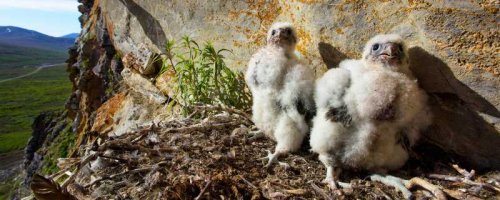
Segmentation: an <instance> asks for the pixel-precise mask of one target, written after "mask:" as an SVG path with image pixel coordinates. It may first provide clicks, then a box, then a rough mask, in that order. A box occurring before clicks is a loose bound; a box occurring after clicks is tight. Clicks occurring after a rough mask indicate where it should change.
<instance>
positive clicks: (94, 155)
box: [61, 153, 97, 189]
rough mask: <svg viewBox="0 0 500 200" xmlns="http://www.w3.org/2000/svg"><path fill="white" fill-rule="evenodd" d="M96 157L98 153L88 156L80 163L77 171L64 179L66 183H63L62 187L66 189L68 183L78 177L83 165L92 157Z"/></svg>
mask: <svg viewBox="0 0 500 200" xmlns="http://www.w3.org/2000/svg"><path fill="white" fill-rule="evenodd" d="M96 157H97V153H93V154H91V155H89V156H87V158H85V159H84V160H83V161H82V162H81V163H80V165H78V167H77V168H76V170H75V172H74V173H73V174H72V175H71V176H70V177H69V178H68V179H66V181H64V183H63V184H62V185H61V188H64V189H65V188H66V186H68V184H69V183H70V182H72V181H73V180H74V179H75V178H76V175H77V174H78V172H80V170H81V169H82V167H83V166H85V165H86V164H87V163H89V162H90V161H91V160H92V159H95V158H96Z"/></svg>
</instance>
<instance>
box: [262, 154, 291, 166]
mask: <svg viewBox="0 0 500 200" xmlns="http://www.w3.org/2000/svg"><path fill="white" fill-rule="evenodd" d="M266 151H267V156H266V157H263V158H260V160H268V161H267V164H266V165H264V168H269V167H271V165H272V164H273V163H275V162H276V161H277V160H278V155H279V154H278V153H277V152H276V153H272V152H271V151H269V150H266ZM280 165H281V164H280ZM287 165H288V164H287Z"/></svg>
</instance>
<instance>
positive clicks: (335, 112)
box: [325, 105, 352, 127]
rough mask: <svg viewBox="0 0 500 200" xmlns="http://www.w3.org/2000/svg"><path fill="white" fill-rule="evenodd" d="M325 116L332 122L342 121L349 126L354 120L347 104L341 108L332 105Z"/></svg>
mask: <svg viewBox="0 0 500 200" xmlns="http://www.w3.org/2000/svg"><path fill="white" fill-rule="evenodd" d="M325 117H326V118H327V119H329V120H330V121H332V122H340V123H342V124H343V125H344V126H345V127H349V126H350V125H351V122H352V118H351V115H349V110H348V109H347V106H345V105H343V106H341V107H339V108H333V107H331V108H330V109H329V110H328V112H326V116H325Z"/></svg>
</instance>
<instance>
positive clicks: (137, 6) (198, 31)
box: [67, 0, 500, 169]
mask: <svg viewBox="0 0 500 200" xmlns="http://www.w3.org/2000/svg"><path fill="white" fill-rule="evenodd" d="M80 2H81V3H82V4H81V5H80V6H79V8H78V9H79V10H80V11H81V12H82V16H81V17H80V20H81V23H82V27H83V30H82V32H81V34H80V37H79V38H78V39H77V45H76V47H75V48H73V49H71V50H70V54H71V57H70V59H69V60H68V61H69V64H68V70H69V71H70V79H71V81H72V82H73V93H72V95H71V97H70V100H69V102H68V104H67V115H68V117H69V118H71V119H72V121H73V124H72V126H73V131H74V133H75V134H76V136H77V139H76V145H77V146H80V145H81V148H75V150H74V151H73V152H72V153H71V154H70V155H71V156H84V155H87V154H88V149H85V148H84V146H85V145H84V144H93V143H94V141H96V139H97V138H98V136H101V137H107V136H120V135H124V134H125V133H130V132H131V131H132V132H133V131H137V129H138V127H139V126H143V125H144V124H151V123H154V122H165V121H167V119H170V118H171V113H169V112H168V109H166V107H167V105H166V104H165V102H166V101H167V99H168V95H167V94H169V89H170V88H169V87H168V84H161V83H164V82H165V79H168V77H164V76H160V77H159V78H158V79H156V80H155V77H156V73H157V72H158V68H157V65H156V64H155V63H154V58H155V56H158V55H160V54H161V53H162V52H163V51H164V45H165V43H166V41H167V39H179V38H180V37H181V36H184V35H189V36H191V37H193V38H194V39H196V40H198V41H208V40H209V41H213V42H214V45H215V46H216V47H217V48H227V49H232V50H233V54H230V55H228V56H227V63H228V65H229V66H231V67H232V68H233V69H237V70H244V69H245V67H246V62H247V61H248V59H249V57H250V55H251V54H252V53H253V52H254V51H255V50H256V49H257V48H258V47H259V46H262V45H264V42H265V37H264V36H265V33H266V30H267V28H268V27H269V26H270V25H271V24H272V23H273V22H275V21H290V22H293V23H294V24H295V25H296V26H297V29H298V35H299V37H300V42H299V45H298V48H297V50H298V52H299V53H300V54H301V55H302V57H303V58H304V59H305V60H306V62H307V63H308V64H309V66H310V67H311V68H313V69H314V70H315V72H316V76H317V77H319V76H321V74H322V73H324V72H325V71H326V70H327V69H329V68H333V67H336V65H337V64H338V63H339V62H340V61H341V60H342V59H345V58H357V57H359V55H360V52H361V49H362V47H363V45H364V43H365V42H366V41H367V40H368V39H369V38H370V37H372V36H373V35H375V34H377V33H382V32H395V33H399V34H401V35H402V36H403V37H405V38H406V39H407V41H408V43H409V45H410V46H411V48H410V53H411V55H410V57H411V63H412V65H411V69H412V71H413V72H414V73H415V75H416V76H417V77H418V79H419V84H420V85H421V87H422V88H424V89H425V90H426V91H427V92H428V93H429V95H430V97H431V100H430V104H431V106H432V109H433V113H434V124H433V125H432V126H431V128H430V130H428V131H427V132H425V134H424V138H423V143H425V144H430V145H431V146H437V147H439V148H441V149H442V150H444V151H445V152H447V153H448V154H450V155H452V156H453V158H454V159H457V160H459V161H461V163H462V164H463V165H466V166H469V167H473V168H475V169H500V157H499V156H498V155H500V148H498V146H500V135H499V129H500V112H499V108H500V77H499V76H500V71H499V67H498V66H500V59H499V58H498V53H499V51H500V46H499V43H500V34H499V29H498V27H497V24H498V23H499V21H498V19H499V17H498V10H499V7H500V5H499V4H498V2H496V1H438V0H436V1H433V0H427V1H424V0H417V1H416V0H410V1H398V2H393V1H384V2H379V1H304V0H297V1H276V0H274V1H273V0H271V1H259V0H248V1H225V0H217V1H211V2H210V3H199V1H194V0H187V1H163V0H150V1H134V0H80Z"/></svg>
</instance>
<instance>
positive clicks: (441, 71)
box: [409, 47, 500, 170]
mask: <svg viewBox="0 0 500 200" xmlns="http://www.w3.org/2000/svg"><path fill="white" fill-rule="evenodd" d="M409 53H410V63H411V65H410V69H411V70H412V72H413V74H414V75H415V76H416V77H417V78H418V81H419V85H420V86H421V87H422V88H423V89H424V90H425V91H427V93H428V94H429V97H430V99H429V104H430V106H431V109H432V112H433V115H434V123H433V125H432V126H431V127H430V129H429V130H428V131H427V132H426V133H424V138H423V140H424V141H427V142H430V143H432V144H434V145H437V146H439V147H441V148H442V149H444V150H445V151H447V152H448V153H452V154H455V155H458V159H459V160H461V161H462V162H463V163H464V164H466V165H469V167H473V168H475V169H478V170H482V169H500V157H499V156H498V155H500V148H498V147H499V146H500V135H499V133H498V131H497V130H496V129H495V127H494V126H493V125H492V124H490V123H488V122H486V121H485V120H484V119H483V118H482V117H481V116H479V114H478V112H481V113H485V114H488V115H490V116H493V117H497V118H498V117H500V112H499V111H498V110H497V109H496V108H495V106H493V105H492V104H491V103H490V102H488V101H487V100H486V99H484V98H483V97H481V96H480V95H479V94H477V93H476V92H475V91H474V90H472V89H471V88H469V87H467V86H466V85H465V84H463V83H462V82H460V81H459V80H458V79H457V78H456V77H455V76H454V75H453V72H452V71H451V69H450V68H449V67H448V65H447V64H446V63H444V62H443V61H442V60H440V59H439V58H437V57H435V56H433V55H431V54H430V53H428V52H426V51H425V50H424V49H422V48H420V47H414V48H411V49H410V51H409Z"/></svg>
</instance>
